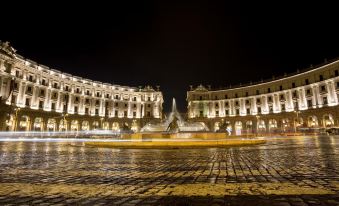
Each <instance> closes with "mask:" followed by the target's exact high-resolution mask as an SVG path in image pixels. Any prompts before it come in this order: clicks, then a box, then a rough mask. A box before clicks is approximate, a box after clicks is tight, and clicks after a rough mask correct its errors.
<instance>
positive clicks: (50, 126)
mask: <svg viewBox="0 0 339 206" xmlns="http://www.w3.org/2000/svg"><path fill="white" fill-rule="evenodd" d="M56 129H57V123H56V120H55V119H48V120H47V131H50V132H54V131H56Z"/></svg>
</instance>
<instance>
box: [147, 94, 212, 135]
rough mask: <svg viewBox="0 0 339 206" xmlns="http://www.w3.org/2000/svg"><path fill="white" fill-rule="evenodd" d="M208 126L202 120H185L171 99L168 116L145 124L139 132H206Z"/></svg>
mask: <svg viewBox="0 0 339 206" xmlns="http://www.w3.org/2000/svg"><path fill="white" fill-rule="evenodd" d="M206 131H208V128H207V127H206V125H205V123H203V122H193V123H191V122H186V121H185V120H184V119H183V118H182V117H181V115H180V113H179V112H178V110H177V105H176V102H175V99H174V98H173V101H172V111H171V112H170V114H169V116H168V118H166V119H165V120H163V121H162V122H160V123H157V124H152V123H148V124H146V125H145V126H144V127H143V128H142V129H141V132H170V133H177V132H206Z"/></svg>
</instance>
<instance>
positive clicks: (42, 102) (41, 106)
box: [39, 101, 44, 109]
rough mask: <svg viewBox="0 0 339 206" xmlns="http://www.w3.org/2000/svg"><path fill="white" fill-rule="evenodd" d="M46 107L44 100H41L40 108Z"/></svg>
mask: <svg viewBox="0 0 339 206" xmlns="http://www.w3.org/2000/svg"><path fill="white" fill-rule="evenodd" d="M43 107H44V101H39V109H42V108H43Z"/></svg>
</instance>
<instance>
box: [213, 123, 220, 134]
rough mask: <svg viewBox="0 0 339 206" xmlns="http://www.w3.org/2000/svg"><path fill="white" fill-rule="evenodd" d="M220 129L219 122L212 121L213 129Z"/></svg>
mask: <svg viewBox="0 0 339 206" xmlns="http://www.w3.org/2000/svg"><path fill="white" fill-rule="evenodd" d="M219 129H220V122H215V123H214V131H215V132H217V131H219Z"/></svg>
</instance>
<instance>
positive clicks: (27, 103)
mask: <svg viewBox="0 0 339 206" xmlns="http://www.w3.org/2000/svg"><path fill="white" fill-rule="evenodd" d="M29 100H30V99H29V98H26V102H25V105H26V106H29Z"/></svg>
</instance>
